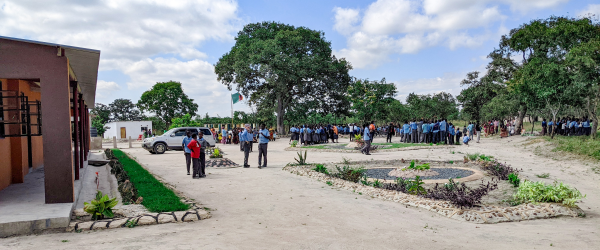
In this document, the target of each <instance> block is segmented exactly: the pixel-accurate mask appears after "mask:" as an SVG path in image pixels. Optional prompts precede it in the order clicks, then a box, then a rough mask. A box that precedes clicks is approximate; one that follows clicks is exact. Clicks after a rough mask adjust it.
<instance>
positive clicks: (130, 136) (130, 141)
mask: <svg viewBox="0 0 600 250" xmlns="http://www.w3.org/2000/svg"><path fill="white" fill-rule="evenodd" d="M129 148H132V147H131V136H129Z"/></svg>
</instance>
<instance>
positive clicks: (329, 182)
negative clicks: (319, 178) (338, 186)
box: [325, 181, 333, 186]
mask: <svg viewBox="0 0 600 250" xmlns="http://www.w3.org/2000/svg"><path fill="white" fill-rule="evenodd" d="M325 183H327V185H329V186H333V182H331V181H327V182H325Z"/></svg>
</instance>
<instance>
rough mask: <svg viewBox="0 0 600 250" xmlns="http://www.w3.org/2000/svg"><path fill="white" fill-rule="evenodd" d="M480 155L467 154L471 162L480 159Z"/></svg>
mask: <svg viewBox="0 0 600 250" xmlns="http://www.w3.org/2000/svg"><path fill="white" fill-rule="evenodd" d="M479 155H480V154H479V153H474V154H467V158H469V161H475V160H477V158H479Z"/></svg>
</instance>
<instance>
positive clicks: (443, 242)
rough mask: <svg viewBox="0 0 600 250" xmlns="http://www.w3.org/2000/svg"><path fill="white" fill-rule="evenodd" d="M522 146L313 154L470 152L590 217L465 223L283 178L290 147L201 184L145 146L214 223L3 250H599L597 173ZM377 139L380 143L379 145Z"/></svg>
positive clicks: (73, 237) (213, 172)
mask: <svg viewBox="0 0 600 250" xmlns="http://www.w3.org/2000/svg"><path fill="white" fill-rule="evenodd" d="M346 140H347V139H346ZM395 140H396V141H397V140H398V139H395ZM525 140H526V138H522V137H512V138H510V139H502V140H500V139H482V143H479V144H477V143H472V145H471V146H470V147H467V146H458V147H456V148H455V149H451V150H448V149H435V148H433V149H423V150H414V151H401V152H381V153H373V154H372V155H370V156H366V155H362V154H344V153H320V152H309V153H308V161H309V162H340V161H341V160H342V157H346V158H349V159H351V160H369V159H400V158H404V159H432V160H439V159H443V160H455V161H458V160H462V157H463V154H464V153H473V152H479V153H484V154H486V155H488V154H489V155H493V156H495V157H496V158H497V159H499V160H501V161H505V162H507V163H508V164H511V165H512V166H515V167H518V168H523V173H522V175H524V176H525V178H527V179H530V180H545V181H546V182H551V181H552V179H558V180H561V181H564V182H565V183H568V184H570V185H572V186H575V187H576V188H578V189H579V190H580V191H581V192H582V193H584V194H587V199H585V200H584V201H583V202H582V203H580V204H579V206H580V207H581V208H583V210H584V211H585V212H586V213H587V217H586V218H571V217H563V218H555V219H546V220H535V221H524V222H516V223H500V224H472V223H467V222H459V221H456V220H452V219H449V218H445V217H441V216H439V215H437V214H434V213H430V212H428V211H426V210H423V209H417V208H407V207H405V206H402V205H400V204H398V203H394V202H388V201H382V200H379V199H374V198H371V197H366V196H364V195H359V194H357V193H352V192H350V191H346V190H339V189H335V188H331V187H329V186H327V185H326V184H324V183H321V182H318V181H316V180H313V179H310V178H307V177H302V176H297V175H294V174H291V173H289V172H287V171H282V170H281V168H282V167H283V166H284V165H285V164H286V163H288V162H291V161H293V158H294V156H296V152H293V151H284V150H283V149H284V148H285V147H286V146H287V141H286V140H279V141H277V142H274V143H270V145H269V165H268V168H266V169H258V168H256V167H257V157H258V150H257V148H256V146H255V152H254V153H252V154H251V155H250V157H251V162H250V164H251V165H252V168H250V169H243V168H233V169H215V168H210V169H208V170H207V173H209V174H208V178H204V179H199V180H195V179H192V178H191V177H189V176H187V175H186V170H185V165H184V164H185V163H184V157H183V153H182V152H180V151H169V152H167V153H165V154H163V155H151V154H150V153H148V152H146V151H145V150H143V149H141V148H133V149H124V151H126V152H128V153H130V154H131V155H133V156H135V157H137V159H139V160H140V161H141V162H142V163H143V164H144V165H145V166H146V167H147V168H148V169H149V170H150V171H151V172H153V173H154V174H156V175H159V176H160V177H162V178H164V179H165V180H166V181H168V182H169V183H171V184H173V185H175V186H176V188H177V189H178V190H180V191H183V192H184V193H185V194H186V195H188V196H189V197H191V198H194V199H195V200H197V201H200V202H201V203H202V204H203V205H204V206H206V207H208V208H211V209H212V210H213V211H212V215H213V217H212V218H211V219H208V220H205V221H200V222H195V223H183V224H164V225H154V226H142V227H136V228H121V229H115V230H104V231H96V232H89V233H53V234H43V235H31V236H21V237H13V238H5V239H0V249H75V248H78V249H84V248H85V249H374V248H378V249H551V248H552V249H555V248H556V249H567V248H568V249H600V189H599V186H600V182H599V181H598V179H599V177H600V175H598V174H595V173H594V172H593V171H592V170H591V165H590V164H591V163H590V162H586V161H584V160H573V159H569V160H568V161H561V160H560V159H559V158H557V157H545V156H537V155H536V154H534V153H533V150H534V148H535V147H533V146H531V145H527V146H524V145H522V143H523V142H524V141H525ZM379 141H381V142H383V141H384V139H383V138H377V139H376V142H379ZM120 146H121V144H120ZM122 146H126V145H122ZM137 146H138V147H139V144H137ZM221 147H222V148H223V150H224V151H225V153H226V154H227V155H226V157H228V158H230V159H232V160H233V161H235V162H237V163H240V164H241V163H242V159H243V158H242V157H243V155H242V153H241V152H239V147H238V146H237V145H225V146H221ZM452 151H454V152H455V153H454V154H452ZM553 158H554V159H553ZM541 173H550V179H539V178H537V177H535V174H541ZM63 240H68V242H62V241H63Z"/></svg>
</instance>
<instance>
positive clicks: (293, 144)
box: [290, 140, 298, 148]
mask: <svg viewBox="0 0 600 250" xmlns="http://www.w3.org/2000/svg"><path fill="white" fill-rule="evenodd" d="M297 145H298V141H297V140H293V141H292V145H290V146H291V147H292V148H295V147H296V146H297Z"/></svg>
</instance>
